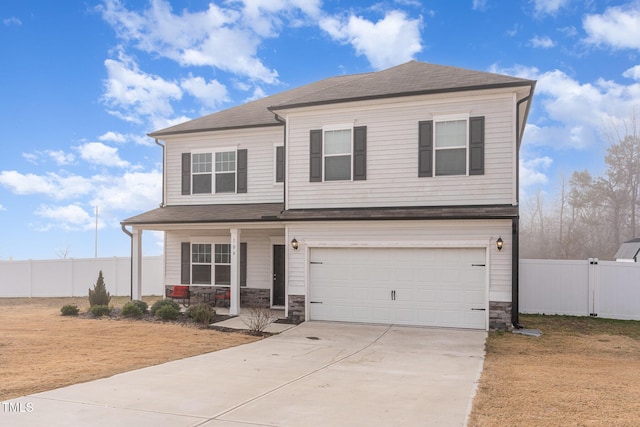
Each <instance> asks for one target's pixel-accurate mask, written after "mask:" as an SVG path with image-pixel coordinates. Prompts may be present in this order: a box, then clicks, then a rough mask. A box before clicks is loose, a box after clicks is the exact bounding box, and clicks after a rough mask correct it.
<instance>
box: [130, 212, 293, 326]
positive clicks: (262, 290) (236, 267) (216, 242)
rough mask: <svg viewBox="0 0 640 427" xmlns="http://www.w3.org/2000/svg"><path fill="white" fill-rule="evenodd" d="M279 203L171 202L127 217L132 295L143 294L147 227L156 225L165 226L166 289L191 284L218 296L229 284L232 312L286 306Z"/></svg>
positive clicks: (153, 228) (282, 226) (135, 297)
mask: <svg viewBox="0 0 640 427" xmlns="http://www.w3.org/2000/svg"><path fill="white" fill-rule="evenodd" d="M281 206H282V205H281V204H258V205H256V204H252V205H207V206H169V207H162V208H159V209H155V210H153V211H149V212H146V213H144V214H141V215H138V216H137V217H133V218H130V219H127V220H125V221H123V223H122V229H123V231H124V232H125V233H127V234H128V235H129V236H130V237H131V253H132V263H131V266H132V267H131V268H132V289H133V295H132V298H133V299H139V298H140V296H141V291H142V276H143V274H144V272H143V271H142V253H143V248H142V236H143V233H144V231H147V230H155V231H162V232H164V255H165V256H164V266H163V267H164V272H163V275H162V276H163V278H164V284H163V285H164V287H165V289H166V288H167V287H174V286H177V285H180V286H188V287H189V289H192V290H193V291H194V292H193V293H194V294H196V293H199V294H201V295H206V294H210V295H214V297H215V295H216V294H219V292H216V291H219V290H227V289H228V290H229V293H228V299H227V301H228V302H227V304H228V310H229V314H231V315H238V314H239V313H240V308H241V307H264V308H281V309H285V310H286V297H285V296H286V277H285V271H286V270H285V258H286V246H285V227H284V225H283V224H282V223H280V222H279V220H278V215H279V213H280V209H281ZM127 226H130V227H131V229H130V230H129V229H127V228H126V227H127ZM227 304H225V305H227Z"/></svg>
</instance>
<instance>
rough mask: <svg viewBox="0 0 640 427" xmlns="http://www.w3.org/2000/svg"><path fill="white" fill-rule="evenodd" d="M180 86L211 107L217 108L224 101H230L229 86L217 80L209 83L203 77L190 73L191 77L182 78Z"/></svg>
mask: <svg viewBox="0 0 640 427" xmlns="http://www.w3.org/2000/svg"><path fill="white" fill-rule="evenodd" d="M180 86H181V87H182V89H184V90H185V91H186V92H188V93H189V94H191V95H192V96H193V97H195V98H197V99H198V100H199V101H200V103H202V105H204V106H206V107H208V108H210V109H216V108H217V107H218V106H219V105H220V104H222V103H223V102H227V101H229V97H228V94H227V88H226V87H225V86H224V85H223V84H221V83H219V82H218V81H217V80H210V81H209V82H208V83H207V82H206V81H205V80H204V79H203V78H202V77H193V76H191V75H189V78H186V79H182V81H181V82H180Z"/></svg>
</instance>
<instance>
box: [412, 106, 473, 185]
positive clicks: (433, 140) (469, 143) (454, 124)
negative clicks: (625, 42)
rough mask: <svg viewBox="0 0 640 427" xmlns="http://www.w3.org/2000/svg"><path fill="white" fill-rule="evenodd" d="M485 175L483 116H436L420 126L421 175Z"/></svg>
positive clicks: (419, 169)
mask: <svg viewBox="0 0 640 427" xmlns="http://www.w3.org/2000/svg"><path fill="white" fill-rule="evenodd" d="M483 174H484V117H468V116H467V115H451V116H436V117H434V120H427V121H422V122H420V123H419V124H418V176H420V177H425V176H434V175H435V176H450V175H483Z"/></svg>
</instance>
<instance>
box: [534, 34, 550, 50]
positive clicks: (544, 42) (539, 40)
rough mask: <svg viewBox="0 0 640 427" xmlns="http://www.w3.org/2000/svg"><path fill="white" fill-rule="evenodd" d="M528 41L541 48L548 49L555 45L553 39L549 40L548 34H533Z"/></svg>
mask: <svg viewBox="0 0 640 427" xmlns="http://www.w3.org/2000/svg"><path fill="white" fill-rule="evenodd" d="M530 42H531V45H532V46H533V47H539V48H542V49H549V48H551V47H554V46H555V45H556V43H555V42H554V41H553V40H551V38H550V37H549V36H542V37H538V36H535V37H533V38H532V39H531V40H530Z"/></svg>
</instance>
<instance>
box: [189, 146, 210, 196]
mask: <svg viewBox="0 0 640 427" xmlns="http://www.w3.org/2000/svg"><path fill="white" fill-rule="evenodd" d="M192 162H193V163H192V167H191V170H192V173H193V194H201V193H211V166H212V165H211V153H197V154H193V160H192Z"/></svg>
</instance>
